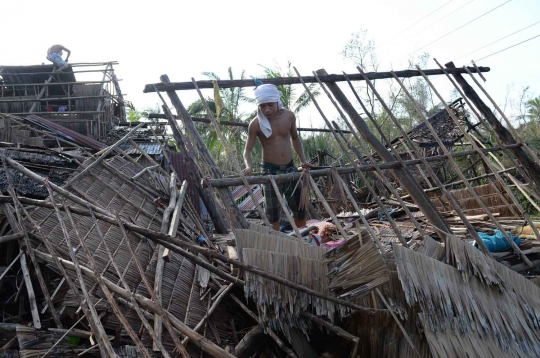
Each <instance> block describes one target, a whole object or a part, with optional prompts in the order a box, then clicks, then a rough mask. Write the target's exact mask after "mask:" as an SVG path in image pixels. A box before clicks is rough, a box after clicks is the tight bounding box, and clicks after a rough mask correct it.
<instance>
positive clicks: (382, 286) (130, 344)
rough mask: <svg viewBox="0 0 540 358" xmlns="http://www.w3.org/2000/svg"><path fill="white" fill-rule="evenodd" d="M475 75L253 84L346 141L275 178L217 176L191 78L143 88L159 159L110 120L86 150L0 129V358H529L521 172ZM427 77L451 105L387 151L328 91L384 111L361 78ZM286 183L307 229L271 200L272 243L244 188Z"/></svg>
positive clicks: (56, 134)
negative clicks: (283, 88) (275, 215)
mask: <svg viewBox="0 0 540 358" xmlns="http://www.w3.org/2000/svg"><path fill="white" fill-rule="evenodd" d="M13 71H15V70H13ZM482 71H483V72H485V71H486V68H483V67H481V68H477V67H474V68H462V69H456V68H453V65H451V64H449V65H447V67H446V68H444V67H441V68H439V69H436V70H424V71H422V70H420V69H418V70H409V71H402V72H389V73H384V72H381V73H367V74H366V73H363V72H362V71H360V73H359V74H356V75H347V76H337V75H331V76H330V75H327V74H326V73H325V72H324V70H321V71H317V72H316V74H317V75H316V76H313V77H312V76H310V77H301V76H300V75H299V77H298V78H292V77H289V78H282V79H266V80H265V81H267V82H268V83H271V82H272V81H275V80H279V81H285V82H283V83H287V81H289V82H290V83H305V82H317V83H319V85H320V86H321V87H322V90H323V91H324V93H326V94H327V96H328V97H329V98H330V99H332V101H333V104H335V105H336V109H337V110H338V114H339V115H340V116H341V117H342V120H343V121H342V123H344V125H346V126H347V130H348V131H347V133H344V132H343V131H341V129H340V128H336V126H332V125H331V124H330V123H327V124H328V127H329V130H331V131H332V133H333V135H335V139H336V140H337V141H338V143H339V144H340V146H342V149H343V153H344V156H343V160H342V161H343V164H342V165H339V166H337V165H336V166H334V165H328V166H330V167H329V168H326V167H325V166H326V165H325V164H327V163H323V162H322V161H319V163H318V164H319V165H320V167H318V168H315V169H312V170H306V171H303V172H296V173H290V174H284V175H276V176H272V177H269V176H264V175H259V176H251V177H244V176H243V174H242V173H241V171H239V172H238V176H235V177H224V176H223V173H222V172H221V171H220V169H219V166H218V165H217V164H216V163H215V161H214V159H213V158H212V156H211V155H210V153H209V151H208V149H207V148H206V147H204V145H203V144H202V140H201V138H200V135H199V133H198V132H197V130H196V127H195V126H194V125H193V121H192V120H191V117H190V116H189V114H188V113H187V111H186V110H185V107H184V106H183V104H182V102H181V101H180V98H179V97H178V95H177V94H176V92H175V90H181V89H189V88H195V89H199V88H212V87H213V86H214V84H212V83H209V84H208V83H206V81H200V82H190V83H170V82H169V81H168V78H167V77H166V76H163V77H162V82H161V83H157V84H153V85H148V86H147V88H146V91H147V92H154V91H158V92H159V91H164V92H165V91H166V92H167V95H168V96H169V99H170V101H171V103H172V105H173V107H174V109H175V111H176V116H174V115H173V113H172V112H171V110H170V109H169V106H168V104H167V103H166V102H165V100H164V99H163V97H161V94H160V98H161V99H163V101H164V110H165V114H164V117H165V118H166V119H167V121H168V122H167V124H168V128H170V130H172V134H173V138H174V141H175V147H172V146H170V145H169V139H170V138H168V133H169V132H168V130H169V129H168V128H167V127H166V126H165V125H164V124H163V123H161V124H159V123H158V124H157V125H156V124H155V123H154V124H148V123H137V124H128V123H125V122H124V121H123V120H120V117H118V118H117V119H118V120H117V119H115V120H112V119H111V120H110V122H107V124H106V125H105V124H104V123H102V122H98V123H99V124H100V126H99V130H98V131H97V132H91V131H90V132H89V133H90V134H92V133H94V134H96V135H95V136H94V137H95V138H89V137H88V136H87V134H88V133H79V132H77V131H76V129H77V128H78V127H77V126H74V127H73V128H75V129H71V130H70V129H69V128H65V127H63V126H62V124H61V123H52V122H51V121H49V120H47V119H44V118H42V117H40V116H38V115H35V114H30V113H24V114H23V115H21V116H16V115H12V114H7V113H2V114H0V135H3V142H2V143H0V159H1V161H2V169H1V172H0V190H1V191H2V195H1V196H0V205H1V209H2V214H1V221H0V230H1V232H0V248H1V249H2V250H0V252H1V254H0V285H1V287H2V290H1V293H0V301H1V302H2V305H3V307H2V308H3V310H2V312H3V314H2V322H1V323H0V345H1V348H0V355H2V356H6V357H47V356H54V357H73V356H83V355H86V356H95V357H97V356H104V357H109V356H112V357H114V356H118V357H159V356H163V357H175V356H182V357H269V358H270V357H275V358H278V357H328V356H332V357H354V358H356V357H413V356H414V357H417V356H420V357H448V356H452V357H454V356H455V357H481V356H482V357H484V356H494V357H515V356H519V357H536V356H539V355H540V332H539V327H540V288H539V287H538V286H537V284H536V283H535V282H537V281H538V279H537V278H536V276H537V274H538V272H537V268H538V267H539V266H540V258H539V252H540V248H539V247H538V246H539V244H538V240H539V239H540V234H539V233H538V230H537V228H536V225H537V222H535V221H533V219H531V217H530V215H529V214H528V213H527V211H525V209H524V207H523V205H524V203H525V202H524V201H520V200H518V195H520V197H524V198H525V199H524V200H526V201H527V202H528V203H530V205H533V206H535V205H538V203H537V202H536V201H537V200H538V198H539V197H540V192H539V188H540V186H538V185H536V183H540V171H538V170H537V169H538V168H537V166H538V158H537V157H536V153H534V152H533V151H532V150H530V148H529V147H528V146H527V145H526V144H525V143H523V141H522V140H521V139H520V138H519V136H518V135H517V133H515V131H513V129H512V127H511V126H509V127H508V129H506V128H505V127H503V126H501V125H500V123H499V122H497V123H498V125H497V124H496V123H495V122H493V118H492V117H490V114H489V113H484V112H482V110H484V109H485V108H486V106H485V104H484V106H482V104H483V102H482V103H481V102H479V98H478V96H476V97H475V94H476V92H475V91H474V89H473V88H472V86H470V85H469V84H468V83H467V82H466V81H465V79H464V78H463V75H468V76H470V77H469V78H470V79H471V80H472V81H474V82H475V84H476V86H477V87H478V88H480V89H482V90H483V87H482V86H481V85H480V83H478V81H477V80H476V78H475V77H473V76H474V75H473V72H475V73H477V72H482ZM34 72H35V71H34ZM429 75H444V76H447V77H448V78H449V79H450V80H451V81H452V82H453V83H454V84H456V89H457V90H458V92H461V95H462V98H461V99H459V100H457V101H454V102H452V103H450V104H448V105H446V104H445V108H444V109H443V110H442V111H439V112H437V113H435V114H434V115H433V116H432V117H430V118H426V117H425V115H424V114H423V113H421V116H420V117H421V118H423V121H422V122H421V123H419V124H418V125H417V126H416V127H414V129H413V130H411V131H409V132H405V131H404V130H403V128H402V127H400V124H399V122H398V121H397V120H396V121H395V125H396V128H398V129H399V131H400V136H399V137H397V138H395V139H392V140H389V141H386V139H383V140H384V141H385V142H386V143H383V142H381V141H380V140H379V139H378V138H385V137H383V136H380V137H377V136H375V135H374V133H372V132H371V130H370V129H369V127H368V126H367V123H366V121H365V119H364V118H362V117H361V116H360V115H359V114H358V112H357V111H356V109H355V108H354V107H353V106H352V104H351V103H350V102H349V101H348V100H347V98H346V96H345V95H344V93H343V92H342V90H341V89H340V88H339V87H338V86H337V85H336V81H363V82H365V83H366V84H367V85H368V87H369V88H370V90H371V91H372V92H373V95H374V96H375V97H377V98H378V99H379V101H380V102H381V103H382V105H383V107H385V104H384V99H382V98H381V97H380V96H379V94H378V93H377V91H376V89H375V88H374V87H372V82H371V80H372V79H374V78H393V79H394V80H395V81H397V82H398V84H400V85H402V82H401V80H400V78H402V77H410V76H423V77H424V78H425V80H426V81H428V83H429V85H430V86H431V82H429V77H428V76H429ZM10 81H13V78H10ZM293 81H295V82H293ZM454 81H456V82H454ZM72 82H74V81H72ZM248 82H249V83H248ZM252 82H253V81H237V82H234V83H228V82H227V81H217V83H216V85H218V86H232V85H237V86H252V85H253V83H252ZM464 82H465V83H464ZM10 83H11V84H13V83H12V82H10ZM306 88H307V87H306ZM351 88H354V87H353V86H351ZM307 91H308V94H310V93H309V89H307ZM403 91H404V92H405V93H406V92H407V88H406V87H403ZM68 93H70V92H68ZM79 93H82V92H79ZM119 93H120V92H119ZM199 93H200V92H199ZM37 94H39V91H37V93H36V95H37ZM354 94H355V95H356V93H354ZM34 98H35V97H34ZM355 98H359V97H357V96H355ZM488 98H490V97H488ZM440 100H441V102H442V103H446V102H444V99H442V98H441V99H440ZM201 101H202V103H203V104H204V103H205V98H204V97H203V96H202V94H201ZM313 101H314V102H316V100H315V98H314V97H313ZM336 101H337V102H336ZM21 103H24V102H21ZM118 103H120V102H118ZM338 103H339V105H338ZM360 104H361V105H363V104H362V103H361V102H360ZM27 107H28V106H27ZM319 108H320V107H319ZM342 108H343V109H344V110H345V112H346V113H347V115H345V114H344V113H343V111H342ZM385 108H387V110H388V113H387V114H388V116H389V118H390V119H391V120H395V119H396V118H395V116H394V115H393V114H392V112H391V111H390V109H389V108H388V107H385ZM477 111H480V113H481V114H482V115H480V114H479V113H478V112H477ZM367 112H368V111H366V113H367ZM471 113H472V114H473V115H474V116H475V118H476V120H473V116H472V115H471ZM500 114H501V117H502V118H506V117H504V113H502V111H501V113H500ZM321 115H322V116H323V118H324V119H325V120H326V118H327V117H326V116H325V115H324V113H322V112H321ZM491 115H492V113H491ZM104 118H105V119H106V118H107V117H106V116H105V117H104ZM177 119H179V120H177ZM206 120H207V121H208V123H210V124H211V125H213V126H214V129H215V130H216V133H217V135H218V137H220V132H219V125H220V123H218V121H216V119H215V118H213V116H212V114H211V113H208V118H206ZM368 120H369V118H368ZM495 120H496V119H495ZM96 124H97V123H96ZM101 124H104V128H107V133H103V129H102V127H101ZM68 127H69V126H68ZM23 131H24V133H22V132H23ZM472 131H475V133H476V132H477V133H476V135H475V136H473V135H472V134H471V132H472ZM98 133H99V136H98V135H97V134H98ZM486 133H489V134H490V137H491V138H496V140H497V143H495V144H490V143H488V142H487V141H485V140H484V137H482V135H483V134H486ZM345 134H346V135H347V136H348V137H345ZM37 138H41V139H42V140H41V141H40V140H39V139H37ZM345 138H346V139H345ZM509 138H512V140H513V141H512V140H510V139H509ZM462 139H463V140H465V141H466V142H467V143H465V144H464V143H462ZM100 141H101V142H100ZM222 144H223V146H224V148H225V150H226V151H230V148H229V146H228V144H227V142H226V141H223V143H222ZM367 144H369V147H368V146H367ZM458 144H459V145H458ZM467 146H468V147H470V149H468V148H466V147H467ZM175 150H178V152H175ZM494 153H495V154H494ZM321 154H322V152H321ZM320 158H322V155H321V156H320ZM320 158H319V159H320ZM457 158H462V159H466V161H459V162H458V159H457ZM503 159H504V160H503ZM231 160H234V156H231ZM464 163H465V164H464ZM503 163H504V164H503ZM508 163H510V164H508ZM531 163H532V164H531ZM435 164H436V165H435ZM440 168H445V169H444V170H439V169H440ZM287 181H289V182H291V181H294V182H298V181H302V183H305V185H304V186H303V188H304V189H303V190H304V192H303V194H302V195H303V197H304V198H305V199H306V200H307V204H306V205H308V206H309V208H308V209H309V219H310V220H309V221H308V227H306V228H298V227H296V226H295V225H294V222H293V221H292V220H290V215H289V211H288V208H287V207H286V205H285V204H284V201H280V203H281V205H282V210H283V216H284V220H285V221H289V223H288V224H289V225H290V226H291V230H289V231H288V233H286V232H277V231H273V230H271V229H270V228H269V227H268V225H266V223H267V221H268V220H267V218H266V217H265V214H264V211H263V210H262V208H261V206H262V205H263V204H264V200H262V199H263V198H262V189H261V188H262V187H261V185H274V184H276V183H281V182H287ZM526 184H529V185H526ZM360 197H361V198H362V199H361V200H360V199H359V198H360ZM201 203H202V205H201ZM200 208H204V209H205V210H206V213H207V214H203V213H202V210H200ZM205 221H209V222H205ZM285 231H286V230H285ZM489 240H498V241H497V242H496V244H497V245H498V244H500V243H502V244H504V245H503V246H500V247H501V250H497V252H495V251H496V250H494V249H493V247H494V246H492V245H491V244H492V243H491V242H488V241H489ZM497 245H495V246H497ZM498 247H499V246H498ZM524 274H526V275H524ZM531 278H532V279H531Z"/></svg>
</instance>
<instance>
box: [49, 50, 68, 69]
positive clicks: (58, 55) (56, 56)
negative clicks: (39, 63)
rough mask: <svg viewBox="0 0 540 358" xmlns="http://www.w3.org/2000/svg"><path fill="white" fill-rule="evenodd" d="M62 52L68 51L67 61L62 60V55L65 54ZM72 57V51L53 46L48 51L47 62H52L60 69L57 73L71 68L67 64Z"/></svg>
mask: <svg viewBox="0 0 540 358" xmlns="http://www.w3.org/2000/svg"><path fill="white" fill-rule="evenodd" d="M62 51H66V52H67V54H68V55H67V57H66V59H65V60H63V59H62V54H63V52H62ZM70 55H71V51H70V50H68V49H67V48H65V47H64V46H62V45H52V46H51V47H49V49H48V50H47V60H49V61H51V62H52V63H54V64H55V65H56V66H57V67H58V68H57V69H56V70H55V71H57V72H60V71H63V70H65V69H66V68H68V67H69V66H68V64H67V62H68V60H69V56H70Z"/></svg>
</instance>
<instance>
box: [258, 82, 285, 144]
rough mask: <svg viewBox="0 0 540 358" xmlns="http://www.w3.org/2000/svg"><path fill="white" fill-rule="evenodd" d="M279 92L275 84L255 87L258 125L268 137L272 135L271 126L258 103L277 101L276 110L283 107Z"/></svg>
mask: <svg viewBox="0 0 540 358" xmlns="http://www.w3.org/2000/svg"><path fill="white" fill-rule="evenodd" d="M280 97H281V92H279V90H278V89H277V87H276V86H275V85H271V84H266V85H260V86H259V87H257V88H255V101H256V103H257V117H258V118H259V127H260V128H261V131H262V132H263V134H264V135H265V136H266V138H269V137H270V136H271V135H272V126H271V125H270V122H269V121H268V118H266V116H265V115H264V114H263V113H262V112H261V110H260V109H259V107H258V106H259V105H260V104H263V103H274V102H277V103H278V110H280V109H283V102H281V99H280Z"/></svg>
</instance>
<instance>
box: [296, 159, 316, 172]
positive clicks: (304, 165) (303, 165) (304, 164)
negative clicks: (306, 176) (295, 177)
mask: <svg viewBox="0 0 540 358" xmlns="http://www.w3.org/2000/svg"><path fill="white" fill-rule="evenodd" d="M311 168H313V165H311V163H310V162H308V161H305V160H304V161H302V163H301V167H300V168H298V170H304V169H311Z"/></svg>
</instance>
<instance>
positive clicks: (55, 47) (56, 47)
mask: <svg viewBox="0 0 540 358" xmlns="http://www.w3.org/2000/svg"><path fill="white" fill-rule="evenodd" d="M63 48H64V46H62V45H52V46H51V47H50V48H49V49H48V50H47V55H48V54H51V53H59V52H61V51H62V49H63Z"/></svg>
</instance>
